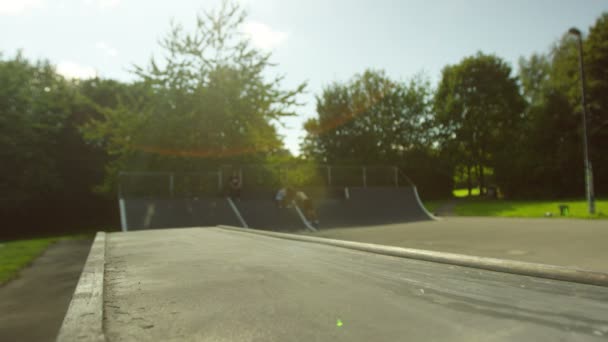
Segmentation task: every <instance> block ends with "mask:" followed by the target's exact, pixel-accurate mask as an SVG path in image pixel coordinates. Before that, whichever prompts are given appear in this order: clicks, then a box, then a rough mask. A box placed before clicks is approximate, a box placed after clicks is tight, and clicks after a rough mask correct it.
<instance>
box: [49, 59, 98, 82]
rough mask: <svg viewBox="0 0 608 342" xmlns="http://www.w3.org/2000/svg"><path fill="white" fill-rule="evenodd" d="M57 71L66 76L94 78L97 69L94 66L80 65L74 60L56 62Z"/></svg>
mask: <svg viewBox="0 0 608 342" xmlns="http://www.w3.org/2000/svg"><path fill="white" fill-rule="evenodd" d="M57 73H59V74H60V75H63V76H64V77H66V78H79V79H86V78H94V77H96V76H97V71H95V69H94V68H92V67H88V66H84V65H80V64H77V63H74V62H61V63H59V64H57Z"/></svg>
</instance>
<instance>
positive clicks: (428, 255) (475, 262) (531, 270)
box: [219, 226, 608, 287]
mask: <svg viewBox="0 0 608 342" xmlns="http://www.w3.org/2000/svg"><path fill="white" fill-rule="evenodd" d="M219 227H220V228H222V229H225V230H230V231H235V232H242V233H250V234H258V235H265V236H270V237H275V238H280V239H289V240H296V241H303V242H312V243H318V244H323V245H329V246H335V247H342V248H348V249H354V250H358V251H363V252H369V253H375V254H383V255H390V256H395V257H400V258H408V259H416V260H424V261H431V262H438V263H443V264H450V265H458V266H465V267H472V268H479V269H483V270H489V271H495V272H504V273H512V274H518V275H525V276H532V277H538V278H546V279H554V280H563V281H569V282H574V283H581V284H590V285H599V286H607V287H608V274H606V273H600V272H591V271H585V270H580V269H574V268H567V267H559V266H553V265H544V264H536V263H528V262H521V261H513V260H503V259H495V258H485V257H477V256H471V255H463V254H455V253H444V252H434V251H427V250H421V249H411V248H401V247H391V246H383V245H376V244H371V243H362V242H353V241H343V240H334V239H326V238H319V237H313V236H305V235H297V234H286V233H276V232H269V231H262V230H254V229H248V230H245V229H242V228H236V227H230V226H219Z"/></svg>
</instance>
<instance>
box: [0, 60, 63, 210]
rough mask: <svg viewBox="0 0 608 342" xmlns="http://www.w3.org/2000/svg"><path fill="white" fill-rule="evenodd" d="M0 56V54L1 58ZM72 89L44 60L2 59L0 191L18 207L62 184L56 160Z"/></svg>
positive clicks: (0, 85)
mask: <svg viewBox="0 0 608 342" xmlns="http://www.w3.org/2000/svg"><path fill="white" fill-rule="evenodd" d="M0 57H1V56H0ZM73 99H74V94H73V91H72V89H71V87H70V85H69V84H68V83H67V82H65V80H64V79H63V78H62V77H61V76H59V75H57V74H56V73H55V70H54V68H53V66H52V65H51V64H50V63H49V62H48V61H39V62H36V63H32V62H30V61H29V60H27V59H26V58H25V57H23V55H22V54H21V53H18V54H17V55H16V56H15V57H14V58H12V59H0V160H2V165H3V166H2V168H0V192H1V193H2V197H3V198H4V199H10V200H14V201H16V202H17V203H19V202H22V201H25V200H28V199H31V198H32V197H33V196H38V195H41V194H42V195H44V194H49V193H52V192H56V191H58V190H59V189H61V187H62V186H64V182H63V181H64V180H63V179H62V175H61V174H60V171H59V165H58V157H59V156H61V155H62V153H61V152H62V151H61V150H60V149H59V145H60V139H61V133H62V131H63V130H64V128H65V126H66V123H67V119H68V117H69V115H70V108H71V103H72V101H73Z"/></svg>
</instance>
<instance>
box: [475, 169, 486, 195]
mask: <svg viewBox="0 0 608 342" xmlns="http://www.w3.org/2000/svg"><path fill="white" fill-rule="evenodd" d="M477 177H478V179H479V195H480V196H483V195H485V190H484V189H485V187H486V184H485V178H484V176H483V166H482V165H477Z"/></svg>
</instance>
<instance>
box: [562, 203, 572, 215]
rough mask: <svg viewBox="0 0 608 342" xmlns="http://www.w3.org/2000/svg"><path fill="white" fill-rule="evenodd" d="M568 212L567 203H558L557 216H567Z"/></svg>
mask: <svg viewBox="0 0 608 342" xmlns="http://www.w3.org/2000/svg"><path fill="white" fill-rule="evenodd" d="M568 214H570V207H569V206H568V205H567V204H560V205H559V216H568Z"/></svg>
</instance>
